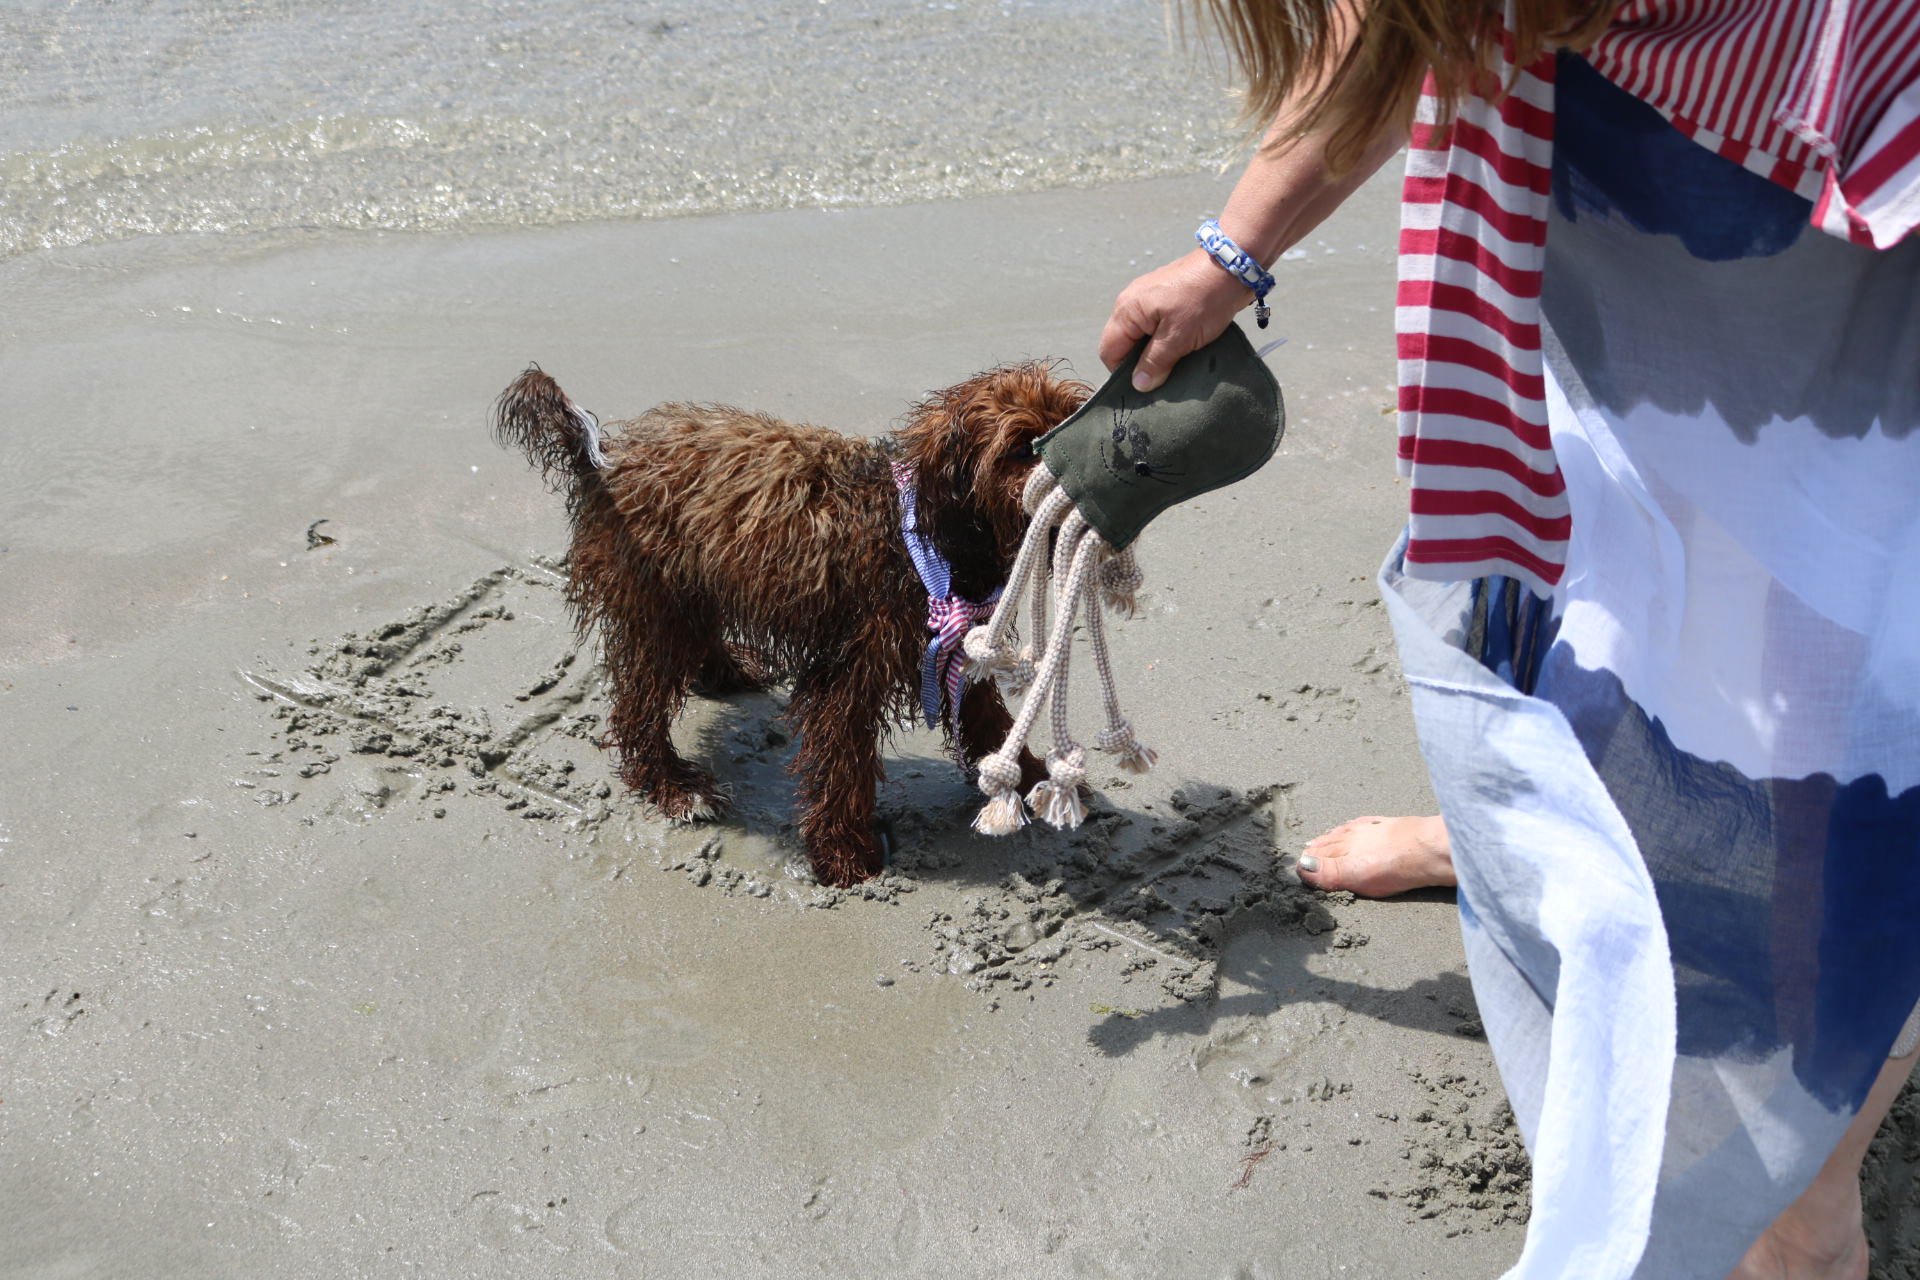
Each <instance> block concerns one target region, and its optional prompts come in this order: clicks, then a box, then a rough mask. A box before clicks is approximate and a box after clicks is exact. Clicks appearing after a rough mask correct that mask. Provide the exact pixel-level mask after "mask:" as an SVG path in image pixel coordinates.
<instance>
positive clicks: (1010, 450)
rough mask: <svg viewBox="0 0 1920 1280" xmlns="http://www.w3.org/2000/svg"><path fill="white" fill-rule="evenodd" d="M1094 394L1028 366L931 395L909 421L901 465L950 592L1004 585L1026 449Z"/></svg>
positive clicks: (976, 592)
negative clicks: (948, 572) (948, 568)
mask: <svg viewBox="0 0 1920 1280" xmlns="http://www.w3.org/2000/svg"><path fill="white" fill-rule="evenodd" d="M1092 393H1093V392H1092V388H1090V387H1088V386H1087V385H1086V384H1085V383H1083V382H1074V381H1072V380H1069V379H1063V378H1056V377H1054V376H1053V372H1052V368H1051V366H1050V365H1047V364H1042V363H1038V362H1029V363H1027V364H1017V365H1006V366H1004V367H1002V368H999V369H990V370H988V371H987V372H986V373H982V374H977V375H975V376H974V377H972V378H969V379H968V380H967V381H965V382H962V383H960V384H959V385H958V386H954V387H948V388H947V389H946V390H945V391H936V392H935V393H933V394H932V395H930V396H928V397H927V398H926V399H925V400H922V401H921V402H920V403H919V404H917V405H915V406H914V408H913V410H912V412H911V413H909V414H908V417H907V423H906V425H905V426H904V427H902V428H901V429H900V431H899V432H898V433H897V437H896V438H897V440H898V442H899V446H900V454H901V458H902V460H903V461H905V462H906V463H907V465H908V466H910V467H911V468H912V469H913V474H914V483H915V485H916V486H917V488H918V492H919V515H920V528H921V530H922V531H923V532H924V533H925V534H926V535H927V536H928V537H929V538H931V539H932V540H933V544H934V546H936V547H938V548H939V550H940V553H941V554H942V555H944V556H945V557H946V558H947V560H948V562H949V563H950V564H952V565H953V577H954V584H953V585H954V590H955V591H957V592H959V593H960V594H961V595H965V596H969V597H972V598H976V599H977V598H979V597H980V596H981V595H984V594H985V593H986V592H988V591H991V590H992V589H993V588H994V587H996V586H998V585H999V584H1000V583H1001V582H1003V581H1005V579H1006V576H1007V571H1008V570H1009V569H1011V568H1012V566H1013V557H1014V555H1015V554H1016V553H1017V552H1018V551H1019V549H1020V539H1021V537H1022V536H1023V535H1024V534H1025V533H1026V526H1027V517H1026V513H1025V512H1024V511H1023V510H1021V507H1020V493H1021V490H1022V489H1024V488H1025V487H1026V483H1027V476H1028V475H1029V474H1030V473H1031V472H1032V471H1033V467H1034V453H1033V442H1034V441H1036V440H1038V439H1039V438H1040V437H1041V436H1043V435H1045V434H1046V433H1047V432H1049V431H1051V430H1053V429H1054V428H1055V427H1057V426H1059V425H1060V424H1061V423H1062V422H1064V421H1066V420H1067V418H1068V417H1070V416H1071V415H1072V413H1073V411H1074V410H1075V409H1078V408H1079V407H1080V405H1081V404H1082V403H1083V402H1084V401H1085V400H1086V398H1087V397H1088V396H1089V395H1091V394H1092Z"/></svg>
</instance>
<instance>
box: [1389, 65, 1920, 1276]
mask: <svg viewBox="0 0 1920 1280" xmlns="http://www.w3.org/2000/svg"><path fill="white" fill-rule="evenodd" d="M1558 97H1559V103H1558V111H1557V114H1558V122H1557V132H1556V134H1555V138H1554V143H1553V176H1552V196H1553V200H1552V206H1553V207H1552V213H1551V217H1550V222H1549V231H1548V234H1547V237H1546V260H1545V267H1544V273H1543V278H1542V292H1541V314H1542V317H1543V320H1544V326H1543V346H1544V348H1545V365H1546V402H1547V413H1548V420H1549V425H1550V428H1551V440H1552V451H1553V454H1554V456H1555V458H1556V460H1557V462H1558V465H1559V468H1560V471H1561V472H1562V474H1563V475H1564V476H1565V479H1566V486H1567V501H1568V506H1569V508H1570V512H1571V532H1570V536H1569V539H1568V544H1567V550H1566V569H1565V572H1564V574H1563V575H1562V576H1561V578H1560V580H1559V582H1558V583H1557V584H1556V585H1555V586H1554V587H1553V588H1552V590H1551V594H1550V596H1548V597H1540V596H1536V595H1534V594H1532V593H1530V592H1529V591H1527V590H1526V589H1524V588H1522V587H1520V586H1519V585H1518V584H1515V583H1513V582H1510V581H1503V580H1500V579H1484V580H1481V581H1479V582H1472V583H1469V582H1456V583H1447V582H1435V581H1426V580H1419V579H1416V578H1415V577H1413V576H1410V575H1408V574H1407V573H1405V572H1404V565H1403V563H1402V561H1401V552H1400V551H1399V550H1396V553H1395V554H1394V555H1393V556H1392V557H1390V558H1389V561H1388V564H1387V566H1386V568H1385V569H1384V570H1383V571H1382V580H1381V581H1382V588H1383V592H1384V594H1385V597H1386V600H1387V603H1388V606H1389V609H1390V611H1391V613H1392V615H1393V619H1394V624H1395V628H1396V631H1397V633H1398V636H1399V640H1400V647H1401V654H1402V660H1403V664H1404V666H1405V669H1406V672H1407V676H1408V679H1409V682H1410V684H1411V686H1412V688H1413V692H1414V701H1415V710H1416V715H1417V720H1418V725H1419V732H1420V738H1421V745H1422V749H1423V751H1424V753H1425V756H1426V759H1427V763H1428V766H1429V768H1430V770H1431V772H1432V776H1433V782H1434V787H1435V790H1436V792H1437V794H1438V795H1439V798H1440V803H1441V809H1442V812H1443V814H1444V816H1445V818H1446V821H1447V826H1448V830H1449V833H1450V835H1451V837H1452V841H1453V848H1454V858H1455V864H1456V867H1457V869H1458V872H1459V877H1460V912H1461V918H1462V922H1463V929H1464V933H1465V937H1466V943H1467V950H1468V958H1469V962H1470V966H1471V970H1472V975H1473V982H1474V988H1475V992H1476V994H1477V996H1478V998H1479V1002H1480V1006H1481V1010H1482V1014H1483V1017H1484V1020H1485V1023H1486V1026H1487V1032H1488V1037H1489V1039H1490V1041H1491V1043H1492V1046H1493V1049H1494V1052H1495V1055H1496V1058H1497V1060H1498V1063H1499V1066H1500V1070H1501V1075H1502V1078H1503V1079H1504V1081H1505V1082H1506V1085H1507V1090H1508V1093H1509V1095H1510V1096H1511V1098H1512V1101H1513V1104H1514V1110H1515V1113H1516V1115H1517V1116H1518V1118H1519V1121H1520V1125H1521V1128H1522V1131H1523V1133H1524V1134H1525V1137H1526V1139H1527V1143H1528V1147H1529V1149H1530V1151H1531V1152H1532V1155H1533V1159H1534V1212H1533V1219H1532V1222H1531V1224H1530V1227H1529V1232H1528V1239H1527V1244H1526V1249H1525V1252H1524V1254H1523V1256H1522V1258H1521V1260H1520V1262H1519V1264H1518V1265H1517V1266H1516V1268H1515V1270H1514V1272H1513V1273H1512V1274H1513V1275H1516V1276H1528V1277H1533V1276H1539V1277H1567V1276H1580V1277H1593V1278H1599V1277H1608V1276H1627V1275H1638V1276H1646V1277H1659V1278H1660V1280H1677V1278H1681V1277H1694V1276H1699V1277H1710V1278H1711V1280H1719V1278H1720V1277H1722V1276H1724V1275H1725V1273H1726V1272H1727V1270H1728V1269H1729V1268H1730V1267H1731V1266H1732V1265H1733V1264H1734V1263H1735V1262H1736V1261H1738V1259H1739V1258H1740V1256H1741V1254H1742V1253H1743V1252H1744V1250H1745V1249H1746V1248H1747V1246H1748V1244H1749V1243H1751V1241H1752V1240H1753V1239H1754V1238H1755V1237H1757V1236H1758V1235H1759V1233H1760V1232H1761V1231H1762V1230H1763V1229H1764V1228H1765V1227H1766V1225H1767V1224H1768V1222H1770V1221H1771V1220H1772V1218H1773V1217H1774V1216H1775V1215H1776V1214H1777V1213H1778V1212H1779V1211H1780V1210H1781V1209H1782V1208H1783V1207H1785V1206H1786V1204H1788V1203H1789V1202H1790V1201H1791V1200H1793V1199H1794V1197H1795V1196H1797V1195H1798V1194H1799V1193H1800V1192H1801V1191H1802V1190H1803V1189H1804V1188H1805V1187H1806V1185H1807V1184H1808V1183H1809V1182H1810V1181H1811V1180H1812V1178H1813V1176H1814V1175H1815V1174H1816V1173H1817V1172H1818V1170H1819V1168H1820V1166H1821V1165H1822V1163H1823V1162H1824V1161H1825V1160H1826V1158H1827V1156H1828V1155H1829V1153H1830V1152H1831V1150H1832V1149H1833V1146H1834V1144H1835V1142H1836V1141H1837V1140H1838V1138H1839V1136H1840V1134H1841V1133H1842V1132H1843V1130H1844V1129H1845V1128H1846V1127H1847V1124H1848V1122H1849V1121H1850V1120H1851V1118H1852V1117H1853V1115H1854V1114H1855V1112H1856V1111H1857V1110H1858V1109H1859V1107H1860V1105H1861V1104H1862V1102H1863V1101H1864V1100H1865V1097H1866V1094H1867V1090H1868V1088H1869V1086H1870V1085H1871V1084H1872V1083H1873V1080H1874V1078H1875V1076H1876V1074H1877V1073H1878V1072H1879V1071H1880V1069H1881V1067H1882V1066H1883V1064H1884V1063H1885V1060H1886V1058H1887V1057H1888V1055H1889V1052H1890V1050H1892V1048H1893V1047H1894V1046H1895V1044H1896V1041H1897V1040H1899V1039H1900V1038H1901V1037H1902V1033H1903V1029H1904V1028H1905V1027H1906V1025H1907V1023H1908V1020H1909V1018H1910V1017H1912V1016H1914V1015H1915V1013H1916V1002H1920V240H1916V239H1915V238H1912V237H1909V238H1908V239H1907V240H1906V241H1905V242H1903V243H1901V244H1897V245H1895V246H1894V247H1892V248H1890V249H1885V250H1881V251H1875V250H1872V249H1868V248H1862V247H1858V246H1855V245H1852V244H1848V243H1846V242H1845V241H1843V240H1841V239H1839V238H1837V237H1834V236H1829V235H1824V234H1822V233H1821V232H1819V231H1817V230H1815V229H1813V228H1812V227H1810V226H1809V216H1810V212H1811V207H1810V205H1809V203H1808V201H1807V200H1806V199H1804V198H1803V197H1801V196H1799V195H1796V194H1794V193H1793V192H1791V191H1788V190H1785V189H1783V188H1782V187H1780V186H1778V185H1776V184H1774V183H1771V182H1769V181H1767V180H1766V179H1765V178H1762V177H1758V176H1756V175H1755V174H1753V173H1751V172H1749V171H1747V170H1746V169H1744V168H1742V167H1741V166H1739V165H1737V164H1735V163H1732V162H1730V161H1729V160H1726V159H1723V158H1722V157H1720V156H1718V155H1715V154H1714V153H1713V152H1711V151H1710V150H1708V149H1707V148H1705V147H1702V146H1700V145H1697V144H1696V143H1695V142H1693V141H1690V140H1689V139H1688V138H1687V137H1685V136H1683V135H1682V134H1681V133H1680V132H1679V131H1677V130H1675V129H1674V128H1673V127H1672V125H1670V124H1669V123H1668V122H1667V121H1666V120H1665V119H1664V118H1663V117H1662V116H1661V115H1660V114H1659V113H1658V112H1656V111H1654V110H1653V109H1652V108H1651V107H1648V106H1647V105H1645V104H1644V103H1643V102H1641V101H1640V100H1639V99H1637V98H1635V97H1633V96H1631V95H1629V94H1627V93H1625V92H1624V91H1622V90H1620V89H1618V88H1616V87H1614V86H1613V85H1612V84H1610V83H1609V82H1608V81H1606V80H1604V79H1603V78H1601V77H1600V76H1599V75H1598V74H1597V73H1595V72H1594V71H1593V70H1592V69H1591V68H1589V67H1588V66H1587V65H1586V64H1585V63H1584V62H1582V61H1580V60H1579V59H1578V58H1574V57H1572V56H1570V55H1567V56H1564V57H1563V61H1562V64H1561V67H1560V70H1559V81H1558ZM1404 546H1405V543H1404V540H1403V543H1402V547H1403V548H1404Z"/></svg>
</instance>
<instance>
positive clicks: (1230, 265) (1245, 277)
mask: <svg viewBox="0 0 1920 1280" xmlns="http://www.w3.org/2000/svg"><path fill="white" fill-rule="evenodd" d="M1193 238H1194V239H1195V240H1198V241H1199V242H1200V247H1201V248H1202V249H1205V250H1206V251H1207V256H1208V257H1210V258H1212V259H1213V260H1214V261H1215V262H1216V263H1218V264H1219V265H1220V269H1221V270H1222V271H1225V272H1226V273H1227V274H1228V275H1230V276H1232V277H1233V278H1234V279H1235V280H1238V281H1239V282H1240V283H1241V284H1244V285H1245V286H1247V288H1249V289H1251V290H1253V319H1254V323H1255V324H1257V325H1259V326H1260V327H1261V328H1262V329H1264V328H1266V327H1267V317H1268V316H1271V315H1272V314H1273V310H1272V308H1270V307H1268V306H1267V293H1268V291H1270V290H1271V289H1272V288H1273V275H1272V273H1271V272H1269V271H1268V270H1267V269H1266V268H1265V267H1262V266H1261V265H1260V264H1259V263H1258V262H1255V261H1254V260H1253V255H1252V254H1250V253H1248V252H1247V251H1246V250H1245V249H1242V248H1241V247H1240V246H1239V245H1237V244H1235V243H1234V242H1233V240H1232V239H1231V238H1230V237H1229V236H1228V235H1227V233H1226V232H1224V231H1222V230H1221V229H1220V223H1219V221H1218V220H1217V219H1214V218H1208V219H1207V220H1206V221H1205V222H1203V223H1201V224H1200V229H1199V230H1198V231H1196V232H1194V233H1193Z"/></svg>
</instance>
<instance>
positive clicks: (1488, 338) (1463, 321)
mask: <svg viewBox="0 0 1920 1280" xmlns="http://www.w3.org/2000/svg"><path fill="white" fill-rule="evenodd" d="M1586 56H1587V58H1588V60H1589V61H1590V62H1591V63H1592V64H1593V66H1594V68H1595V69H1596V70H1598V71H1599V72H1600V73H1601V74H1602V75H1605V76H1606V77H1607V78H1608V79H1610V80H1612V81H1613V82H1614V83H1615V84H1617V85H1619V86H1620V87H1621V88H1623V89H1625V90H1627V91H1628V92H1630V93H1632V94H1634V95H1635V96H1636V97H1638V98H1640V99H1642V100H1643V101H1645V102H1647V103H1648V104H1649V105H1651V106H1653V107H1654V108H1655V109H1657V110H1658V111H1659V112H1660V113H1661V114H1662V115H1663V116H1665V117H1666V118H1667V119H1668V120H1669V121H1671V122H1672V123H1673V125H1674V127H1675V128H1676V129H1678V130H1679V131H1680V132H1681V133H1683V134H1685V135H1686V136H1687V137H1689V138H1691V139H1693V140H1694V141H1695V142H1698V143H1700V144H1701V145H1702V146H1705V147H1707V148H1709V149H1710V150H1712V151H1714V152H1716V153H1718V154H1719V155H1722V156H1724V157H1726V158H1727V159H1729V160H1731V161H1733V162H1734V163H1736V164H1739V165H1742V166H1744V167H1745V168H1747V169H1749V170H1751V171H1753V172H1755V173H1758V174H1760V175H1762V176H1763V177H1766V178H1768V179H1769V180H1771V181H1773V182H1775V183H1777V184H1779V185H1781V186H1783V187H1786V188H1787V189H1789V190H1791V191H1794V192H1796V193H1798V194H1799V195H1801V196H1803V197H1805V198H1806V199H1807V200H1809V201H1811V202H1812V206H1813V212H1812V219H1811V220H1812V223H1813V225H1815V226H1817V227H1819V228H1820V229H1821V230H1823V231H1826V232H1828V233H1830V234H1833V235H1836V236H1840V237H1843V238H1845V239H1848V240H1850V241H1852V242H1854V243H1856V244H1860V245H1865V246H1870V247H1873V248H1886V247H1887V246H1889V245H1891V244H1894V243H1895V242H1897V241H1899V240H1900V239H1901V238H1902V237H1904V236H1906V235H1907V234H1909V233H1910V232H1912V231H1913V230H1914V228H1915V227H1916V226H1920V0H1628V3H1626V4H1623V5H1622V6H1621V8H1620V10H1619V12H1618V13H1617V14H1616V15H1615V17H1614V21H1613V22H1612V24H1611V25H1610V26H1609V27H1608V28H1607V30H1606V31H1605V32H1603V33H1602V34H1601V36H1600V37H1599V39H1598V40H1597V41H1596V42H1595V43H1594V45H1593V47H1592V48H1591V49H1589V50H1587V52H1586ZM1555 65H1556V58H1555V55H1553V54H1552V53H1545V54H1542V55H1541V56H1540V57H1539V58H1538V59H1536V60H1535V61H1534V62H1533V63H1532V64H1530V65H1529V66H1527V67H1524V68H1518V67H1514V66H1513V65H1512V64H1511V63H1508V64H1507V65H1506V66H1505V67H1504V68H1503V71H1504V73H1505V76H1504V78H1505V79H1506V80H1508V81H1510V82H1511V84H1512V88H1511V91H1510V92H1509V93H1508V94H1506V95H1505V96H1504V97H1502V98H1500V99H1499V100H1498V101H1490V100H1488V99H1485V98H1469V99H1467V100H1466V101H1463V102H1462V103H1461V104H1460V107H1459V110H1458V111H1457V112H1456V114H1455V117H1454V120H1453V122H1452V124H1450V125H1449V126H1446V127H1444V128H1442V127H1439V126H1437V125H1436V124H1435V121H1436V120H1437V119H1438V118H1439V110H1438V102H1437V101H1436V100H1435V99H1434V98H1433V97H1432V96H1431V94H1428V95H1424V96H1423V97H1422V99H1421V102H1420V108H1419V114H1418V115H1417V117H1416V121H1415V124H1414V128H1413V134H1412V137H1411V139H1410V142H1409V148H1408V153H1407V176H1406V185H1405V188H1404V192H1403V196H1402V203H1401V230H1400V284H1399V292H1398V295H1397V297H1396V299H1395V304H1396V305H1395V330H1396V333H1397V354H1398V357H1399V381H1400V401H1399V410H1400V448H1399V458H1400V468H1401V474H1403V475H1407V476H1410V477H1411V478H1412V490H1413V491H1412V500H1411V507H1412V512H1411V520H1410V529H1409V537H1408V545H1407V553H1406V564H1407V572H1408V573H1409V574H1410V575H1412V576H1415V577H1423V578H1437V579H1457V578H1472V577H1481V576H1484V575H1486V574H1490V573H1500V574H1506V575H1508V576H1511V577H1516V578H1519V579H1520V580H1522V581H1524V582H1527V583H1528V584H1529V585H1531V586H1533V587H1534V588H1535V589H1536V590H1542V591H1544V590H1547V589H1549V588H1551V587H1552V586H1553V585H1554V584H1555V583H1557V582H1558V581H1559V580H1560V576H1561V573H1562V572H1563V570H1564V567H1565V562H1566V548H1567V535H1568V531H1569V528H1570V521H1569V515H1568V509H1567V499H1566V484H1565V482H1564V481H1563V480H1562V479H1561V476H1560V470H1559V467H1558V466H1557V465H1556V464H1555V462H1554V457H1553V448H1552V445H1551V442H1550V441H1549V439H1548V430H1547V412H1546V390H1545V381H1544V370H1543V366H1542V359H1541V343H1540V275H1541V268H1542V265H1543V262H1544V259H1545V253H1546V231H1547V211H1548V201H1549V199H1550V196H1551V189H1552V176H1553V127H1554V68H1555ZM1429 88H1431V86H1429Z"/></svg>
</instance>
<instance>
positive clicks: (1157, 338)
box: [1100, 252, 1252, 391]
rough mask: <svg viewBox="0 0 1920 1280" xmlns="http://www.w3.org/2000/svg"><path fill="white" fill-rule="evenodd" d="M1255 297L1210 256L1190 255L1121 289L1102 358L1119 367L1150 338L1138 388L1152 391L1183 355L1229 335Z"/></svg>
mask: <svg viewBox="0 0 1920 1280" xmlns="http://www.w3.org/2000/svg"><path fill="white" fill-rule="evenodd" d="M1251 296H1252V295H1251V294H1250V293H1248V292H1247V288H1246V286H1245V285H1243V284H1241V283H1240V282H1239V281H1237V280H1235V279H1234V278H1233V277H1232V276H1229V275H1228V274H1227V273H1226V272H1224V271H1221V270H1220V269H1219V268H1218V267H1216V266H1214V265H1213V263H1212V262H1211V261H1209V260H1208V259H1207V257H1206V255H1205V254H1203V253H1197V252H1196V253H1190V254H1188V255H1186V256H1185V257H1183V258H1180V259H1178V260H1177V261H1174V262H1170V263H1168V264H1167V265H1166V266H1164V267H1161V268H1159V269H1158V270H1155V271H1149V272H1148V273H1147V274H1146V275H1144V276H1141V277H1140V278H1139V279H1137V280H1135V281H1134V282H1133V283H1132V284H1130V285H1128V286H1127V287H1126V288H1125V289H1123V290H1121V291H1120V297H1119V298H1118V299H1117V300H1116V301H1115V302H1114V304H1113V314H1112V315H1111V316H1109V317H1108V319H1107V327H1106V328H1105V329H1104V330H1103V331H1102V332H1101V334H1100V360H1101V362H1102V363H1104V364H1105V365H1106V366H1107V368H1109V369H1112V368H1115V367H1117V366H1118V365H1119V364H1120V362H1121V361H1123V360H1125V359H1126V358H1127V356H1128V355H1129V354H1130V353H1131V352H1132V351H1133V349H1134V347H1136V346H1138V345H1139V342H1140V339H1142V338H1146V339H1148V342H1147V346H1146V350H1144V351H1142V352H1141V353H1140V360H1139V363H1138V364H1136V365H1135V366H1134V373H1133V385H1134V388H1135V389H1136V390H1139V391H1151V390H1153V389H1154V388H1155V387H1157V386H1159V385H1160V384H1161V383H1163V382H1165V381H1166V380H1167V375H1168V374H1169V373H1171V372H1172V371H1173V366H1174V365H1176V364H1178V363H1179V362H1180V359H1181V357H1183V356H1186V355H1188V354H1189V353H1191V352H1194V351H1197V350H1199V349H1200V348H1201V347H1203V346H1205V345H1206V344H1207V343H1209V342H1212V341H1213V340H1214V339H1215V338H1217V337H1219V336H1220V335H1221V334H1222V333H1223V332H1225V331H1226V327H1227V326H1228V325H1229V324H1231V323H1233V315H1234V312H1236V311H1238V310H1239V309H1240V308H1241V307H1243V306H1245V305H1246V303H1247V300H1248V299H1249V298H1250V297H1251Z"/></svg>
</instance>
